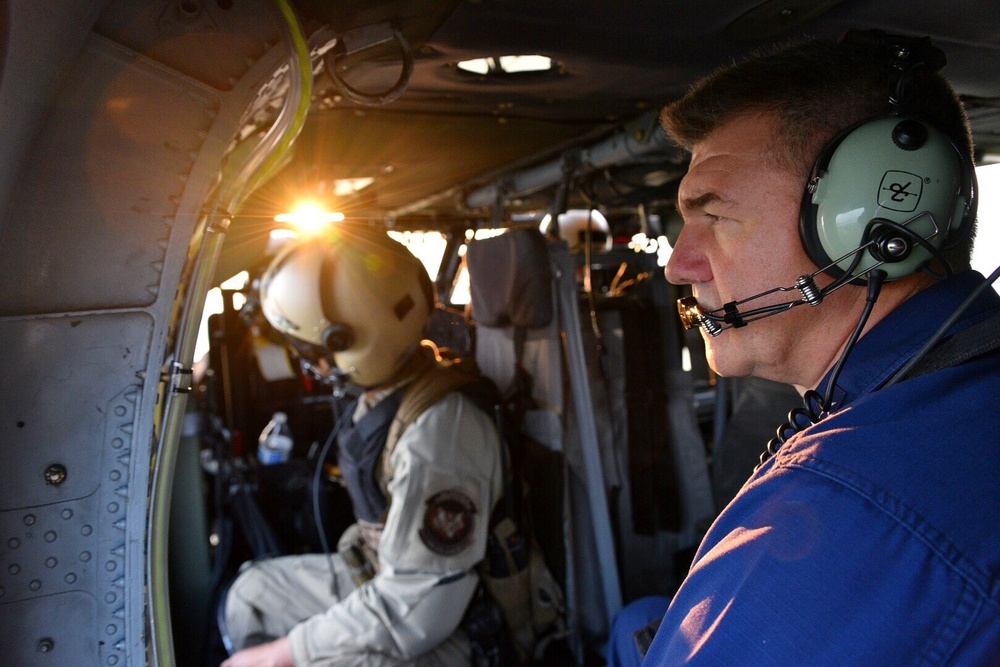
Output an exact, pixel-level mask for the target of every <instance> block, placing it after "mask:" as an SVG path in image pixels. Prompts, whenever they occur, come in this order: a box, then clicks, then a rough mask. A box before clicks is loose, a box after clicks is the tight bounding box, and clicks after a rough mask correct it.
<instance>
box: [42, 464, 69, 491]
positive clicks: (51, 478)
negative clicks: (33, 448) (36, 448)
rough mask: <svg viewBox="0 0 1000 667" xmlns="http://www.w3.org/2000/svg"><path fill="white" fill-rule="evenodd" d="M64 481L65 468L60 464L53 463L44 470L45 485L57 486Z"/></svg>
mask: <svg viewBox="0 0 1000 667" xmlns="http://www.w3.org/2000/svg"><path fill="white" fill-rule="evenodd" d="M65 481H66V466H64V465H62V464H61V463H53V464H52V465H50V466H49V467H48V468H46V469H45V483H46V484H52V485H53V486H59V485H60V484H62V483H63V482H65Z"/></svg>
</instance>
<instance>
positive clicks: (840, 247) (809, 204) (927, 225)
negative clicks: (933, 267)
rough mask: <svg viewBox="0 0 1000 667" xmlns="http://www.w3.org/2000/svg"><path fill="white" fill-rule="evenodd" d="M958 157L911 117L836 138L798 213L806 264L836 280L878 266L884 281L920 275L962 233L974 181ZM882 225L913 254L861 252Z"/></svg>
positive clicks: (949, 144) (951, 146) (817, 166)
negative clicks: (897, 232) (885, 277)
mask: <svg viewBox="0 0 1000 667" xmlns="http://www.w3.org/2000/svg"><path fill="white" fill-rule="evenodd" d="M962 156H963V153H962V152H961V151H960V150H959V149H958V147H957V146H956V145H955V143H954V142H952V141H951V140H950V139H949V138H948V137H947V136H946V135H945V134H944V133H942V132H941V131H940V130H937V129H936V128H934V127H933V126H932V125H929V124H927V123H926V122H924V121H922V120H919V119H916V118H912V117H899V116H889V117H884V118H876V119H873V120H869V121H866V122H864V123H861V124H859V125H857V126H855V127H853V128H850V129H848V130H847V131H845V132H844V133H842V134H841V135H839V136H837V137H836V138H835V139H834V140H833V141H831V142H830V143H829V144H828V145H827V146H826V147H824V149H823V150H822V151H821V152H820V155H819V157H818V158H817V160H816V164H815V166H814V167H813V171H812V174H811V176H810V179H809V183H808V186H807V188H806V192H805V193H804V196H803V199H802V205H801V207H800V216H799V236H800V239H801V241H802V246H803V248H804V249H805V251H806V253H807V254H808V256H809V258H810V259H811V260H812V261H813V262H815V264H816V265H817V266H818V267H820V268H822V269H825V270H826V272H827V273H828V274H829V275H831V276H833V277H834V278H840V277H842V276H843V275H844V273H845V272H847V271H850V272H851V273H852V275H861V274H862V273H864V272H866V271H868V270H869V269H871V268H872V267H874V266H875V265H877V264H879V263H880V262H884V264H882V265H881V268H882V269H884V270H885V271H886V272H887V274H888V279H889V280H896V279H899V278H903V277H906V276H909V275H911V274H913V273H916V272H918V271H920V270H921V269H923V268H924V267H925V266H926V265H927V264H928V263H929V262H930V261H931V259H932V258H933V257H940V256H941V254H940V251H941V250H942V249H943V248H945V247H946V239H947V242H949V243H950V242H952V239H953V238H954V236H956V235H961V234H962V233H966V234H967V229H966V228H967V225H966V224H965V222H964V221H963V215H966V211H967V210H968V209H969V208H970V207H969V206H968V205H967V204H968V203H969V202H970V201H971V202H973V203H974V199H973V196H972V193H971V189H972V187H974V186H972V185H970V182H974V179H973V178H971V177H970V176H969V174H968V171H969V169H970V167H968V166H967V162H968V161H967V160H964V159H963V157H962ZM881 226H887V227H892V226H895V227H896V229H897V230H900V233H901V234H902V235H903V237H905V239H904V240H906V239H908V242H910V243H911V245H913V251H912V252H910V253H906V254H901V255H898V256H894V257H888V256H882V257H878V256H876V255H877V253H872V252H870V248H865V249H863V250H862V248H863V247H864V246H866V245H867V243H868V242H869V241H870V240H871V239H872V236H873V234H874V233H875V231H876V230H877V229H878V228H879V227H881ZM949 234H951V235H952V239H949V238H948V237H949ZM859 250H860V252H857V251H859ZM834 262H836V264H833V263H834ZM855 283H856V284H862V283H864V278H863V277H861V278H857V279H855Z"/></svg>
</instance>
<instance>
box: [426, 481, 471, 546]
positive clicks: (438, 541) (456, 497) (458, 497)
mask: <svg viewBox="0 0 1000 667" xmlns="http://www.w3.org/2000/svg"><path fill="white" fill-rule="evenodd" d="M426 505H427V507H426V509H425V510H424V522H423V527H422V528H421V529H420V532H419V534H420V541H421V542H423V543H424V545H425V546H426V547H427V548H428V549H430V550H431V551H433V552H434V553H436V554H440V555H442V556H454V555H455V554H458V553H461V552H462V551H464V550H465V549H466V548H467V547H468V546H469V545H470V544H471V542H472V534H473V528H475V516H476V506H475V504H474V503H473V502H472V500H470V499H469V497H468V496H467V495H465V494H464V493H462V492H461V491H459V490H457V489H449V490H447V491H441V492H440V493H435V494H434V495H433V496H431V497H430V498H428V499H427V502H426Z"/></svg>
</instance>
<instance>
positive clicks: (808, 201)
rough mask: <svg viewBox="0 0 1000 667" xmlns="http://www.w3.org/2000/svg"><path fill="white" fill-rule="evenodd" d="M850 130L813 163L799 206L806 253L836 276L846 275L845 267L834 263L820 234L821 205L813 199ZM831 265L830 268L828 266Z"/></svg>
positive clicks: (829, 145)
mask: <svg viewBox="0 0 1000 667" xmlns="http://www.w3.org/2000/svg"><path fill="white" fill-rule="evenodd" d="M847 134H848V132H843V133H841V134H840V135H838V136H837V137H835V138H834V139H833V140H832V141H830V142H828V143H827V144H826V146H824V147H823V150H822V151H820V153H819V156H818V157H817V158H816V161H815V163H814V164H813V168H812V172H811V173H810V174H809V181H808V183H807V184H806V189H805V192H804V193H803V194H802V205H801V206H800V207H799V239H800V240H801V241H802V247H803V248H805V251H806V255H808V256H809V259H811V260H812V262H813V264H815V265H816V267H817V268H821V269H822V268H826V272H827V273H828V274H830V275H831V276H833V277H834V278H839V277H841V276H842V275H844V271H843V269H841V268H840V267H839V266H837V265H836V264H833V260H834V259H835V258H834V257H831V256H830V253H829V252H827V248H826V247H825V246H824V245H823V241H822V239H821V238H820V234H819V223H818V221H817V219H816V218H817V213H818V211H819V205H818V204H816V203H815V202H814V201H813V194H814V193H815V192H816V189H817V187H818V186H819V182H820V178H823V177H825V176H826V174H827V170H828V168H829V166H830V157H831V156H832V155H833V153H834V152H835V151H836V150H837V147H838V146H839V145H840V142H841V141H842V140H843V139H844V137H846V136H847ZM831 265H832V266H831ZM827 267H829V268H827Z"/></svg>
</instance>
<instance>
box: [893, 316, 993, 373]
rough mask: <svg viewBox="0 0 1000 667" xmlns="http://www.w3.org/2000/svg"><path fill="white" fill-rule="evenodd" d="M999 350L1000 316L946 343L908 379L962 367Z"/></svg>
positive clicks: (957, 335) (922, 362)
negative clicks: (968, 362) (960, 365)
mask: <svg viewBox="0 0 1000 667" xmlns="http://www.w3.org/2000/svg"><path fill="white" fill-rule="evenodd" d="M998 349H1000V313H997V314H995V315H992V316H990V317H988V318H986V319H985V320H983V321H982V322H979V323H977V324H973V325H972V326H970V327H966V328H965V329H963V330H961V331H959V332H958V333H956V334H954V335H953V336H951V337H949V338H946V339H945V340H943V341H942V342H941V343H940V344H938V345H937V346H936V347H935V348H933V349H932V350H931V351H930V352H929V353H928V354H927V356H926V357H924V359H923V360H922V361H921V362H920V363H918V364H917V365H916V366H914V368H913V370H911V371H910V372H909V373H907V374H906V378H907V379H909V378H915V377H918V376H920V375H925V374H927V373H933V372H934V371H939V370H942V369H945V368H951V367H952V366H958V365H959V364H964V363H965V362H967V361H972V360H973V359H976V358H978V357H981V356H983V355H986V354H989V353H990V352H993V351H995V350H998Z"/></svg>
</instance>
